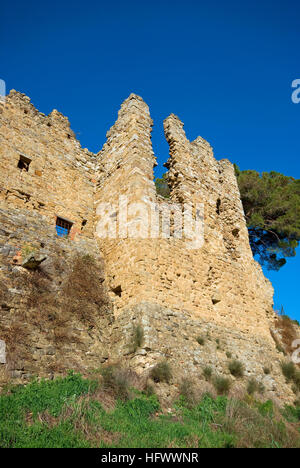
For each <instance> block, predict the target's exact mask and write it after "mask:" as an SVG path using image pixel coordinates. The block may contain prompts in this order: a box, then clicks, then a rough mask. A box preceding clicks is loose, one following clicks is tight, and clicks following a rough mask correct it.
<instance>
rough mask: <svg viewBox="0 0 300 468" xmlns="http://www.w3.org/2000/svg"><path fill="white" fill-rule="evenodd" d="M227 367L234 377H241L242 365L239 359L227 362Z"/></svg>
mask: <svg viewBox="0 0 300 468" xmlns="http://www.w3.org/2000/svg"><path fill="white" fill-rule="evenodd" d="M228 369H229V371H230V373H231V375H233V376H234V377H238V378H241V377H243V376H244V366H243V364H242V363H241V362H240V361H238V360H236V359H234V360H232V361H230V362H229V363H228Z"/></svg>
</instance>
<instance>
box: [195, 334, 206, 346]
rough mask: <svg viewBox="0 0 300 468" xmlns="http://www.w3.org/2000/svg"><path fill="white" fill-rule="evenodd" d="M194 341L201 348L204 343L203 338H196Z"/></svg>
mask: <svg viewBox="0 0 300 468" xmlns="http://www.w3.org/2000/svg"><path fill="white" fill-rule="evenodd" d="M196 341H197V343H198V344H199V345H201V346H203V345H204V343H205V339H204V338H203V336H197V338H196Z"/></svg>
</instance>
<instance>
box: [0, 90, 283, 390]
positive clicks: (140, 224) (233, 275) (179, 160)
mask: <svg viewBox="0 0 300 468" xmlns="http://www.w3.org/2000/svg"><path fill="white" fill-rule="evenodd" d="M152 124H153V122H152V119H151V117H150V113H149V108H148V106H147V104H146V103H145V102H144V101H143V100H142V98H140V97H139V96H137V95H135V94H131V95H130V96H129V97H128V98H127V99H126V100H125V101H124V102H123V104H122V106H121V109H120V111H119V114H118V119H117V121H116V123H115V124H114V125H113V126H112V128H111V129H110V130H109V132H108V133H107V141H106V143H105V144H104V146H103V149H102V150H101V151H100V152H99V153H98V154H96V155H95V154H93V153H91V152H89V151H88V150H87V149H82V148H81V146H80V144H79V142H78V141H77V139H76V137H75V135H74V133H73V132H72V130H71V129H70V124H69V122H68V119H67V118H66V117H64V116H63V115H62V114H60V113H59V112H58V111H56V110H54V111H52V112H51V113H50V114H49V115H48V116H46V115H44V114H41V113H40V112H38V111H37V110H36V109H35V107H34V106H33V105H32V104H31V102H30V99H29V98H28V97H26V96H25V95H23V94H21V93H18V92H16V91H11V92H10V94H9V95H8V96H7V97H6V100H5V102H3V103H0V222H1V224H0V253H1V257H0V262H2V264H3V265H4V263H5V262H6V263H7V260H9V262H11V264H14V263H15V264H16V265H17V268H22V267H21V266H18V265H21V261H22V259H21V256H22V253H21V252H22V248H23V247H24V245H27V244H32V243H34V244H35V245H39V249H41V251H42V252H43V249H45V248H46V249H47V247H48V253H49V246H52V245H53V243H55V242H57V235H56V231H55V224H56V219H57V217H61V218H63V219H66V220H68V221H70V223H71V224H72V228H71V231H70V233H69V236H68V237H69V239H68V242H66V240H63V243H65V244H63V245H66V246H67V247H66V249H67V250H68V251H70V252H71V251H72V250H74V251H76V250H78V249H79V250H80V249H81V250H82V251H86V252H89V253H91V254H92V255H94V256H95V257H99V256H101V257H102V258H103V260H104V263H105V284H106V288H107V290H108V291H109V296H110V299H111V301H112V302H113V314H114V322H113V325H112V324H111V321H109V325H107V327H108V328H107V331H106V332H105V333H104V335H105V336H106V340H105V352H104V350H103V346H102V348H101V346H100V345H99V346H98V345H97V344H95V343H94V349H98V350H99V362H103V359H102V361H101V356H103V354H105V356H106V357H105V359H107V358H108V355H110V356H111V357H112V358H119V357H121V356H128V340H130V336H131V332H132V326H133V324H134V323H142V324H144V328H145V345H144V347H143V349H142V350H141V351H140V352H138V353H136V354H135V355H134V356H131V357H130V359H129V361H130V365H132V366H133V367H135V368H136V369H138V370H139V371H141V372H142V371H143V369H144V370H145V369H147V368H149V367H151V365H153V363H155V361H156V360H157V359H159V358H160V357H161V358H162V357H167V358H169V359H170V360H171V362H174V365H175V366H177V367H178V364H179V363H186V366H185V367H184V366H183V364H182V365H181V367H183V368H182V370H183V373H184V372H193V373H195V374H196V373H197V372H198V373H199V369H198V370H197V366H198V367H199V366H200V367H201V366H203V365H205V362H204V357H203V356H205V354H203V355H202V357H201V356H199V350H197V349H196V348H197V343H196V341H195V337H196V335H197V334H201V330H202V331H203V332H204V333H205V334H207V333H208V334H211V335H212V336H214V337H217V336H221V339H222V342H223V343H225V342H226V343H227V346H228V347H229V348H230V351H231V352H232V353H233V354H234V355H237V356H238V355H240V356H242V358H243V361H244V362H245V363H246V362H247V366H246V367H247V371H248V373H249V375H251V374H253V375H257V373H259V372H262V368H263V366H264V365H266V363H268V362H272V363H274V366H275V367H276V366H277V367H276V369H277V371H276V379H277V383H278V387H277V390H276V388H275V390H274V385H275V384H274V381H273V380H272V381H270V382H269V387H268V384H267V387H268V389H269V390H270V391H277V396H279V397H280V396H281V395H282V394H283V393H286V394H289V392H290V390H287V389H286V388H285V384H284V381H282V377H280V375H279V374H280V373H279V370H278V369H279V361H280V355H279V352H278V351H277V350H276V348H275V343H274V341H273V338H272V336H271V333H270V328H272V327H273V325H274V319H275V314H274V312H273V307H272V306H273V301H272V297H273V289H272V286H271V284H270V282H269V281H268V280H267V279H266V278H265V277H264V275H263V273H262V270H261V268H260V266H259V264H258V263H257V262H256V261H255V260H254V259H253V256H252V253H251V249H250V245H249V239H248V233H247V227H246V223H245V218H244V213H243V208H242V204H241V200H240V195H239V190H238V186H237V181H236V178H235V175H234V168H233V165H232V164H231V163H230V162H229V161H228V160H226V159H223V160H221V161H217V160H216V159H215V158H214V155H213V150H212V148H211V146H210V145H209V143H208V142H206V141H205V140H204V139H203V138H201V137H198V138H197V139H196V140H195V141H193V142H190V141H189V140H188V139H187V138H186V135H185V132H184V129H183V123H182V122H181V121H180V120H179V118H178V117H176V116H175V115H173V114H171V115H170V116H169V117H168V118H167V119H166V120H165V122H164V130H165V136H166V139H167V141H168V143H169V147H170V157H169V160H168V161H167V163H166V164H165V166H166V167H167V169H168V172H167V181H168V184H169V187H170V191H171V195H170V198H169V199H163V198H162V197H161V196H159V195H158V194H157V193H156V189H155V184H154V180H153V179H154V176H153V168H154V166H155V165H156V158H155V156H154V153H153V149H152V144H151V129H152ZM20 161H21V164H20ZM185 204H189V206H191V207H192V210H193V215H194V216H196V214H197V213H198V212H197V210H198V208H197V207H202V208H201V209H202V211H201V214H200V215H201V216H200V218H201V217H202V218H201V219H203V223H202V226H203V229H204V231H203V239H204V242H203V243H202V244H201V245H197V244H196V245H194V244H193V240H191V239H190V238H189V237H188V236H187V235H186V234H185V233H183V235H179V234H180V229H179V230H178V226H177V227H176V222H175V220H176V219H180V216H181V215H182V210H183V208H184V205H185ZM168 210H169V212H170V217H171V222H170V236H168V235H165V234H164V232H161V229H157V227H159V228H161V227H162V213H165V212H167V213H168ZM176 216H179V218H176ZM153 220H156V221H157V220H159V224H158V225H155V224H154V227H153V223H152V221H153ZM184 222H186V221H184ZM107 233H109V235H107ZM1 259H2V260H1ZM4 259H5V262H4ZM0 266H1V264H0ZM5 268H6V267H4V266H3V267H1V269H0V279H1V278H2V279H4V281H5V272H6V269H5ZM160 317H161V318H160ZM0 322H1V317H0ZM102 332H103V331H102ZM102 334H103V333H102ZM90 335H91V334H90ZM108 336H109V337H110V340H108V338H107V337H108ZM0 339H1V329H0ZM95 339H96V338H95ZM94 341H95V340H94ZM213 352H216V351H215V350H214V351H213ZM220 353H221V351H220V352H219V351H218V352H217V354H218V357H217V356H216V359H215V363H216V370H217V371H218V372H221V369H222V368H223V370H224V369H225V363H226V358H225V357H224V355H221V354H220ZM223 354H224V353H223ZM126 359H127V358H126ZM83 360H84V359H83ZM209 360H210V361H212V362H213V361H214V359H213V358H212V357H211V356H210V358H209ZM96 361H97V353H96V354H95V362H96ZM81 362H82V359H81ZM93 362H94V361H93ZM275 387H276V385H275Z"/></svg>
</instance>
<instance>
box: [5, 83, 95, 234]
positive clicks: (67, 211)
mask: <svg viewBox="0 0 300 468" xmlns="http://www.w3.org/2000/svg"><path fill="white" fill-rule="evenodd" d="M0 155H1V157H0V206H1V207H2V208H3V209H6V210H8V212H9V210H10V209H11V208H16V209H18V210H19V211H20V212H24V213H25V212H26V213H27V212H28V211H34V212H38V213H39V214H41V215H42V216H44V217H45V219H47V222H48V223H49V224H50V225H52V226H53V230H54V229H55V222H56V216H59V217H62V218H66V219H68V220H70V221H71V222H72V223H73V226H72V233H71V235H72V237H75V236H76V235H78V234H79V235H83V236H86V237H89V238H92V237H93V190H94V179H93V177H94V163H95V156H94V155H93V154H91V153H90V152H88V151H87V150H84V149H82V148H81V146H80V144H79V142H78V141H77V139H76V138H75V135H74V133H73V132H72V130H71V129H70V124H69V121H68V119H67V118H66V117H64V116H63V115H62V114H60V113H59V112H58V111H56V110H53V111H52V112H51V113H50V114H49V115H48V116H46V115H44V114H42V113H40V112H38V111H37V110H36V109H35V107H34V106H33V105H32V104H31V102H30V99H29V98H28V97H27V96H25V95H24V94H21V93H18V92H16V91H11V92H10V94H9V95H8V96H7V98H6V100H5V103H1V104H0ZM20 157H21V158H23V160H24V161H28V162H29V166H28V171H27V170H26V169H24V168H23V169H20V168H19V167H18V163H19V160H20Z"/></svg>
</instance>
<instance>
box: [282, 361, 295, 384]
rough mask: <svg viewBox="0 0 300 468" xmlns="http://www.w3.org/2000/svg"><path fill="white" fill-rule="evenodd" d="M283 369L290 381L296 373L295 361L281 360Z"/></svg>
mask: <svg viewBox="0 0 300 468" xmlns="http://www.w3.org/2000/svg"><path fill="white" fill-rule="evenodd" d="M281 370H282V373H283V375H284V377H285V378H286V380H287V381H288V382H290V381H291V380H293V379H294V376H295V373H296V368H295V364H294V363H293V362H285V361H282V362H281Z"/></svg>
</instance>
